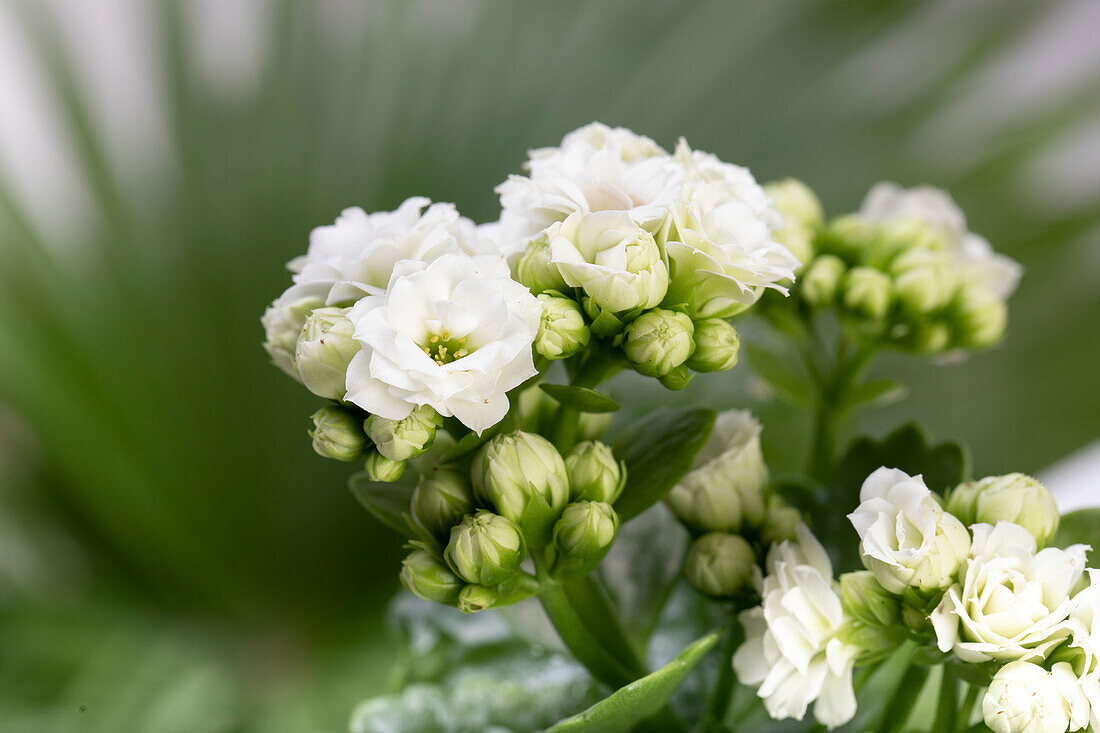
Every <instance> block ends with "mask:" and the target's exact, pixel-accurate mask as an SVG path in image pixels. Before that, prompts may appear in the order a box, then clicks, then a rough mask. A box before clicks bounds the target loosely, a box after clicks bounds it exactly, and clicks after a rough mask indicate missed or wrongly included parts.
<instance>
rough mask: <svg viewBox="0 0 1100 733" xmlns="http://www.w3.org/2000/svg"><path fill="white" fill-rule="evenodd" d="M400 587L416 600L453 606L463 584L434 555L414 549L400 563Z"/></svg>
mask: <svg viewBox="0 0 1100 733" xmlns="http://www.w3.org/2000/svg"><path fill="white" fill-rule="evenodd" d="M401 585H403V586H405V588H407V589H408V590H409V592H410V593H412V594H413V595H414V596H416V597H418V598H423V599H424V600H426V601H435V602H436V603H445V604H446V605H448V606H453V605H454V604H455V603H456V602H457V601H458V594H459V593H460V592H461V591H462V588H463V585H465V584H464V583H463V582H462V581H461V580H459V579H458V578H457V577H455V575H454V573H452V572H451V571H450V570H449V569H448V568H447V566H446V565H444V564H443V563H442V562H440V560H439V559H438V558H436V557H435V555H433V554H432V553H430V552H428V551H427V550H424V549H416V550H413V551H412V552H411V553H410V554H409V556H408V557H406V558H405V560H404V561H403V562H402V563H401Z"/></svg>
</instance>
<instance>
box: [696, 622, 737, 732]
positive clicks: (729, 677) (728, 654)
mask: <svg viewBox="0 0 1100 733" xmlns="http://www.w3.org/2000/svg"><path fill="white" fill-rule="evenodd" d="M744 638H745V632H744V629H742V628H741V624H739V623H737V620H736V619H733V620H732V621H731V622H730V626H729V628H728V629H727V630H726V635H725V638H724V639H723V641H722V647H721V651H720V652H719V653H720V654H721V657H720V658H719V661H718V665H719V667H718V681H717V682H715V684H714V690H713V691H712V692H711V695H710V701H709V702H708V703H707V712H706V715H705V716H704V717H703V720H702V721H701V722H700V723H699V728H698V730H699V733H718V731H724V730H728V728H727V727H726V725H725V720H726V714H727V713H728V712H729V707H730V699H731V698H732V697H733V687H734V685H735V684H736V683H737V677H736V675H734V672H733V662H732V661H731V660H732V659H733V653H734V652H735V651H737V647H738V646H740V645H741V642H742V641H743V640H744Z"/></svg>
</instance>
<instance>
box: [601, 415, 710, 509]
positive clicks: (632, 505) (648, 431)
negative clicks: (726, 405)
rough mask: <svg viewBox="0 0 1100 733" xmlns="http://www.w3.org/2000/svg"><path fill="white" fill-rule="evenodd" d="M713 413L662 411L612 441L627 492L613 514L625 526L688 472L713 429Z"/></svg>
mask: <svg viewBox="0 0 1100 733" xmlns="http://www.w3.org/2000/svg"><path fill="white" fill-rule="evenodd" d="M714 418H715V413H714V410H707V409H703V408H697V407H681V408H665V409H662V410H657V411H656V412H651V413H650V414H649V415H646V416H644V417H642V418H640V419H639V420H637V421H636V422H634V423H632V424H631V425H630V426H629V427H628V428H627V429H626V430H625V431H623V433H622V434H621V435H620V436H619V439H618V440H616V441H615V455H617V456H619V457H620V458H621V459H622V460H623V462H624V463H625V464H626V488H625V489H623V493H622V495H621V496H620V497H619V499H618V501H616V502H615V511H617V512H618V513H619V518H620V519H621V520H622V521H624V522H626V521H628V520H630V519H632V518H633V517H636V516H638V515H639V514H641V513H642V512H644V511H645V510H646V509H648V508H649V507H651V506H653V505H654V504H655V503H657V502H658V501H660V500H661V498H662V497H664V495H665V494H667V493H668V492H669V490H670V489H672V487H673V486H675V485H676V482H677V481H679V480H680V479H681V478H683V476H684V474H685V473H687V472H688V471H689V470H690V469H691V464H692V461H694V460H695V454H696V453H698V452H699V450H700V449H701V448H702V447H703V445H704V444H705V443H706V442H707V438H708V437H709V436H710V430H711V428H712V427H714Z"/></svg>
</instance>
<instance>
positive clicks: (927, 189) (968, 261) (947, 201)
mask: <svg viewBox="0 0 1100 733" xmlns="http://www.w3.org/2000/svg"><path fill="white" fill-rule="evenodd" d="M859 213H860V214H861V215H863V216H864V217H866V218H867V219H870V220H871V221H875V222H886V221H892V220H901V219H915V220H917V221H921V222H923V223H925V224H928V225H930V226H932V227H934V228H935V229H936V230H937V232H938V233H939V234H940V236H941V237H942V238H943V241H944V243H945V244H946V245H947V251H948V252H949V253H951V255H952V256H953V257H954V259H955V261H956V262H957V263H958V265H959V267H960V270H961V271H962V275H963V278H964V279H965V280H966V281H968V282H973V283H977V284H979V285H981V286H982V287H985V288H987V289H988V290H990V291H991V292H993V293H994V294H995V295H996V296H997V297H998V298H1000V299H1001V300H1007V299H1008V297H1009V296H1010V295H1012V293H1013V291H1014V290H1016V285H1017V284H1018V283H1019V281H1020V275H1021V274H1022V273H1023V268H1022V267H1021V266H1020V263H1018V262H1016V261H1015V260H1013V259H1012V258H1011V257H1007V256H1005V255H1002V254H998V253H996V252H994V251H993V248H992V247H991V246H990V244H989V242H988V241H987V240H986V239H985V238H984V237H982V236H979V235H977V234H974V233H973V232H970V231H968V230H967V228H966V216H965V215H964V214H963V212H962V210H961V209H960V208H959V206H958V204H956V203H955V201H954V200H953V199H952V198H951V196H950V194H948V193H947V192H946V191H944V190H942V189H939V188H935V187H933V186H916V187H915V188H910V189H905V188H902V187H901V186H899V185H898V184H896V183H892V182H889V181H883V182H881V183H876V184H875V185H874V186H873V187H872V188H871V190H870V191H868V192H867V196H866V197H865V198H864V199H863V204H862V206H860V210H859Z"/></svg>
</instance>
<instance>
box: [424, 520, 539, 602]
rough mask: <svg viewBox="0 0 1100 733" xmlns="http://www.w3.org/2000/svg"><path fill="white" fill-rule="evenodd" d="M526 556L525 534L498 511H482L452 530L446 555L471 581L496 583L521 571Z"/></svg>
mask: <svg viewBox="0 0 1100 733" xmlns="http://www.w3.org/2000/svg"><path fill="white" fill-rule="evenodd" d="M526 556H527V548H526V546H525V544H524V541H523V533H522V532H521V531H520V528H519V527H518V526H517V525H516V523H515V522H513V521H511V520H510V519H506V518H505V517H502V516H500V515H499V514H493V513H492V512H487V511H479V512H477V513H476V514H474V515H473V516H468V517H466V518H465V519H463V520H462V522H461V523H460V524H459V525H458V526H456V527H453V528H452V529H451V539H450V541H448V542H447V549H446V550H444V552H443V557H444V558H445V559H446V560H447V564H448V565H450V567H451V570H453V571H454V572H455V574H456V575H458V577H460V578H462V579H463V580H465V581H466V582H468V583H476V584H478V585H497V584H498V583H502V582H504V581H505V580H507V579H508V578H510V577H511V576H512V575H514V574H515V573H516V571H517V570H519V564H520V563H521V562H523V558H525V557H526Z"/></svg>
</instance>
